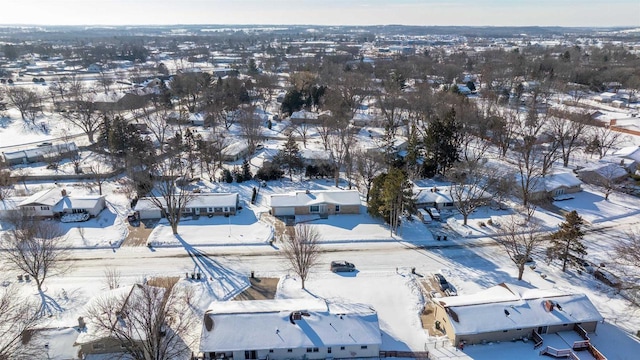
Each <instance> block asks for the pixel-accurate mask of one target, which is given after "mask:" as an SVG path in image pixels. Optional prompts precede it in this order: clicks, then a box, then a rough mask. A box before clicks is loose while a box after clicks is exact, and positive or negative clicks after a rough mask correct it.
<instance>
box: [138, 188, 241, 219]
mask: <svg viewBox="0 0 640 360" xmlns="http://www.w3.org/2000/svg"><path fill="white" fill-rule="evenodd" d="M157 200H158V201H159V202H160V204H161V205H163V209H162V211H161V210H160V207H159V206H158V205H157V204H156V203H155V202H154V200H153V198H151V197H142V198H140V199H139V200H138V202H137V203H136V206H135V207H134V208H133V210H134V211H135V212H136V214H137V217H138V219H142V220H144V219H160V218H162V217H164V214H165V212H166V211H167V208H166V202H165V200H164V198H162V197H158V198H157ZM239 201H240V198H239V196H238V194H237V193H194V194H192V195H191V199H189V201H187V205H186V207H185V209H184V212H183V214H184V215H185V216H214V215H235V214H236V212H237V211H238V206H239Z"/></svg>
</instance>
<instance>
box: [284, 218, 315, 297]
mask: <svg viewBox="0 0 640 360" xmlns="http://www.w3.org/2000/svg"><path fill="white" fill-rule="evenodd" d="M319 241H320V234H319V233H318V231H317V230H316V229H314V228H313V227H312V226H310V225H307V224H297V225H296V226H295V227H293V228H291V227H290V228H287V232H286V233H285V234H284V251H283V254H284V256H285V258H286V259H287V261H288V262H289V264H290V265H291V270H292V271H293V272H295V273H296V274H297V275H298V276H299V277H300V280H301V282H302V288H303V289H304V282H305V281H306V280H307V277H308V276H309V273H310V272H311V269H312V268H313V267H314V266H316V265H317V264H318V260H319V257H320V248H319Z"/></svg>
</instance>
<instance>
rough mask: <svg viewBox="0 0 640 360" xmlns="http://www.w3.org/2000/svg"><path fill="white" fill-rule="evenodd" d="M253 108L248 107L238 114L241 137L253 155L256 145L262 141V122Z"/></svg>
mask: <svg viewBox="0 0 640 360" xmlns="http://www.w3.org/2000/svg"><path fill="white" fill-rule="evenodd" d="M254 110H255V108H254V107H248V108H246V109H243V110H242V111H241V112H240V115H239V117H238V124H239V125H240V131H241V133H242V136H243V137H244V138H245V139H246V140H247V146H249V152H251V153H253V151H254V150H255V149H256V145H257V144H258V143H259V142H260V141H262V138H263V136H262V124H261V123H262V121H261V120H260V118H259V117H257V116H256V115H255V113H254Z"/></svg>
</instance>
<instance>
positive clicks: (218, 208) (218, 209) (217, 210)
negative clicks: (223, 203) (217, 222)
mask: <svg viewBox="0 0 640 360" xmlns="http://www.w3.org/2000/svg"><path fill="white" fill-rule="evenodd" d="M213 211H214V212H217V213H219V212H222V208H221V207H217V208H213Z"/></svg>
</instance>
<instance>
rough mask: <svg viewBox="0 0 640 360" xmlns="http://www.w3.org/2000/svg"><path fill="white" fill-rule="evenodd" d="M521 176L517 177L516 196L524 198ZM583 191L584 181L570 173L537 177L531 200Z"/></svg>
mask: <svg viewBox="0 0 640 360" xmlns="http://www.w3.org/2000/svg"><path fill="white" fill-rule="evenodd" d="M518 176H519V175H516V186H517V190H516V194H518V195H519V196H522V194H521V192H520V190H521V184H520V178H519V177H518ZM579 191H582V181H580V179H578V178H577V177H576V175H575V174H573V173H570V172H562V173H557V174H550V175H547V176H545V177H539V176H537V177H535V178H533V179H532V180H531V184H530V191H529V198H530V199H532V200H544V199H552V198H554V197H557V196H563V195H566V194H573V193H577V192H579Z"/></svg>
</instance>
